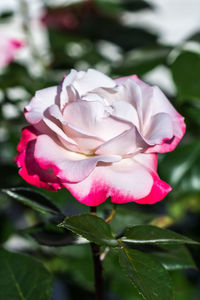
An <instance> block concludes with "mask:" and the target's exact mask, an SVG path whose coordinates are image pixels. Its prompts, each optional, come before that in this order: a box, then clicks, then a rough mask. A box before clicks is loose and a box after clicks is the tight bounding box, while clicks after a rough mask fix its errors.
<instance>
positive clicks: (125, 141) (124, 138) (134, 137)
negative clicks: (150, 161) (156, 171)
mask: <svg viewBox="0 0 200 300" xmlns="http://www.w3.org/2000/svg"><path fill="white" fill-rule="evenodd" d="M147 146H148V144H147V143H146V142H145V141H144V139H143V138H142V136H141V135H140V133H139V132H138V130H137V128H136V127H135V126H132V127H131V128H130V129H129V130H126V131H124V132H123V133H121V134H120V135H118V136H117V137H115V138H113V139H111V140H109V141H108V142H106V143H104V144H102V145H101V146H99V147H98V148H97V150H96V152H95V153H96V154H101V155H103V154H116V155H122V156H125V155H134V154H135V153H138V152H140V151H142V150H143V151H144V150H145V149H146V148H147Z"/></svg>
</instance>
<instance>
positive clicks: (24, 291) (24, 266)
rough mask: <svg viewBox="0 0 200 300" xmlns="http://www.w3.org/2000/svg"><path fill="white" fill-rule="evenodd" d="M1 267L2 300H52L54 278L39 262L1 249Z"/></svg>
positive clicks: (0, 293) (0, 291)
mask: <svg viewBox="0 0 200 300" xmlns="http://www.w3.org/2000/svg"><path fill="white" fill-rule="evenodd" d="M0 265H1V268H0V299H4V300H36V299H37V300H50V299H51V289H52V277H51V274H50V273H49V272H48V271H47V269H46V268H45V267H44V266H43V265H42V263H40V262H39V261H38V260H36V259H33V258H32V257H30V256H27V255H22V254H18V253H12V252H8V251H6V250H4V249H3V248H0Z"/></svg>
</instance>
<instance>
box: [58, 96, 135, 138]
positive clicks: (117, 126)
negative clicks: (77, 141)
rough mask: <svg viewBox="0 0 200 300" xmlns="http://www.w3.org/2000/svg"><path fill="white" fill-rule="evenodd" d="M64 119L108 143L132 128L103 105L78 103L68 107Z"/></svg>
mask: <svg viewBox="0 0 200 300" xmlns="http://www.w3.org/2000/svg"><path fill="white" fill-rule="evenodd" d="M63 117H64V119H65V121H67V122H68V123H70V125H72V126H74V127H76V128H81V130H84V131H85V132H88V134H92V135H95V136H97V137H98V138H100V139H102V140H104V141H107V140H110V139H111V138H113V137H115V136H117V135H119V134H121V133H122V132H124V131H125V130H127V129H130V128H131V125H132V124H131V123H130V122H128V121H124V120H120V119H119V118H117V117H115V116H111V115H110V113H109V112H108V111H106V110H105V107H104V106H103V104H102V103H100V102H96V101H89V102H88V101H77V102H73V103H70V104H68V105H67V106H66V108H65V110H64V112H63Z"/></svg>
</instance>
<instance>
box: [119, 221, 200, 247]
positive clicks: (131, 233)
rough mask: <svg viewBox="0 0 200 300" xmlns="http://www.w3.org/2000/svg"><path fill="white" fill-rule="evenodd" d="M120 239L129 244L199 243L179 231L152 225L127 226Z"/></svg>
mask: <svg viewBox="0 0 200 300" xmlns="http://www.w3.org/2000/svg"><path fill="white" fill-rule="evenodd" d="M121 241H123V242H126V243H130V244H162V243H164V244H199V243H198V242H196V241H193V240H191V239H190V238H188V237H185V236H183V235H181V234H179V233H176V232H173V231H171V230H168V229H164V228H160V227H156V226H153V225H137V226H134V227H130V228H127V229H126V231H125V233H124V237H122V238H121Z"/></svg>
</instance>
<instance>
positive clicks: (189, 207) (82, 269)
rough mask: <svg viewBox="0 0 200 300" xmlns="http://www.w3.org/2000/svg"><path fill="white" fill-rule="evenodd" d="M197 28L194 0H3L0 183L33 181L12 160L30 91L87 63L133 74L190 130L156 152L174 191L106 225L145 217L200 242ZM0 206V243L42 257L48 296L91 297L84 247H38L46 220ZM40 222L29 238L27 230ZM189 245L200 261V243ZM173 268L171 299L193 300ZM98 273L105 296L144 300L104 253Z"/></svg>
mask: <svg viewBox="0 0 200 300" xmlns="http://www.w3.org/2000/svg"><path fill="white" fill-rule="evenodd" d="M199 24H200V2H199V0H184V1H183V0H165V1H159V0H154V1H142V0H116V1H115V0H90V1H89V0H88V1H86V0H85V1H84V0H82V1H75V0H74V1H67V0H62V1H61V0H54V1H53V0H52V1H50V0H49V1H48V0H46V1H43V0H37V1H36V0H32V1H31V0H12V1H11V0H9V1H8V0H1V1H0V39H1V36H2V35H3V36H6V37H9V38H10V39H16V40H18V41H19V42H20V43H21V44H22V47H21V48H19V49H18V50H17V52H16V55H15V56H14V57H13V60H12V62H10V63H9V64H8V65H7V66H4V67H2V68H0V117H1V120H0V167H1V180H0V187H1V188H8V187H19V186H23V187H30V186H29V185H28V184H26V183H25V182H24V181H23V180H22V179H21V178H20V176H19V175H18V173H17V167H16V166H15V164H14V162H13V158H14V157H15V155H16V146H17V143H18V141H19V138H20V134H21V129H22V127H24V126H25V125H26V122H25V119H24V116H23V107H24V106H25V104H26V103H28V101H29V100H30V99H31V97H32V96H33V95H34V93H35V91H36V90H38V89H42V88H45V87H47V86H51V85H57V84H58V82H59V81H60V80H61V79H62V77H63V75H64V74H67V73H68V72H69V70H70V69H71V68H75V69H78V70H86V69H87V68H88V67H92V68H96V69H98V70H100V71H102V72H105V73H106V74H108V75H110V76H112V77H118V76H125V75H130V74H137V75H138V76H139V77H140V78H141V79H143V80H145V81H146V82H148V83H150V84H156V85H159V86H160V87H161V89H162V90H163V91H164V92H165V93H166V94H167V96H168V98H169V99H170V101H171V102H172V103H173V105H174V106H175V107H176V108H177V110H178V111H179V112H180V113H181V114H182V115H183V116H184V117H185V121H186V124H187V132H186V135H185V137H184V139H183V140H182V142H181V143H180V145H179V146H178V147H177V149H176V150H175V151H174V152H172V153H168V154H162V155H160V156H159V161H160V162H159V174H160V176H161V178H162V179H163V180H165V181H167V182H168V183H169V184H170V185H171V186H172V187H173V191H172V192H171V193H170V194H169V195H168V196H167V197H166V198H165V199H164V200H163V201H162V202H160V203H157V204H155V205H153V206H147V205H143V206H140V205H137V204H135V203H131V204H127V205H121V206H120V207H119V208H118V214H117V216H116V218H115V219H114V221H113V223H112V226H113V228H114V229H115V230H116V231H118V232H120V230H122V227H125V226H127V225H133V224H143V223H148V222H151V223H153V224H155V225H159V226H163V227H169V228H171V229H173V230H176V231H177V232H179V233H184V234H185V235H187V236H189V237H191V238H193V239H196V240H199V228H200V134H199V132H200V25H199ZM1 55H2V54H1V42H0V57H1ZM33 189H34V190H39V189H37V188H34V187H33ZM42 192H43V193H44V194H45V195H47V196H49V197H50V198H51V199H53V201H55V203H56V204H57V205H58V206H59V207H61V208H62V209H64V211H65V212H66V215H73V214H77V213H79V212H84V211H88V208H87V207H85V206H84V205H81V204H79V203H78V202H77V201H76V200H75V199H74V198H73V197H72V196H71V195H70V193H69V192H67V191H66V190H62V191H59V192H57V193H50V192H46V191H42ZM0 209H1V210H0V242H1V243H2V244H3V245H4V246H5V247H6V248H7V249H11V250H17V251H20V252H25V253H31V254H33V255H34V256H36V257H38V258H40V259H41V260H43V261H44V262H45V264H46V266H47V267H48V268H49V269H50V270H51V271H52V272H53V273H54V274H55V277H54V278H55V279H54V289H53V300H66V299H73V300H74V299H80V295H81V297H82V298H83V299H92V291H93V276H92V260H91V255H90V251H89V249H88V245H79V246H78V247H77V246H73V245H71V246H68V247H60V248H55V247H48V246H42V245H41V244H45V243H46V244H48V242H49V239H51V238H52V231H51V229H52V228H50V227H49V226H48V222H49V220H48V217H47V216H43V215H40V214H37V213H35V212H33V211H32V210H31V209H28V208H27V207H26V206H24V205H23V204H21V203H18V202H16V201H13V200H10V199H9V198H8V197H6V196H5V195H4V194H1V196H0ZM110 209H111V205H110V203H109V201H107V202H106V203H105V204H103V205H101V206H100V208H99V212H100V213H101V214H102V215H106V214H107V213H108V211H109V210H110ZM55 223H56V220H55ZM38 224H40V227H37V231H36V234H35V235H34V234H33V235H32V236H31V237H30V235H28V234H27V232H26V231H27V228H28V227H29V228H30V227H32V226H39V225H38ZM75 247H76V248H75ZM190 250H191V252H192V255H193V258H194V260H195V262H196V265H197V266H199V265H200V258H199V253H198V251H199V249H198V248H197V249H196V248H195V247H190ZM147 251H148V249H147ZM175 269H176V270H172V271H170V273H171V275H172V280H173V283H174V299H175V300H193V299H194V300H196V299H200V275H199V272H198V271H197V270H192V269H187V270H185V271H183V270H181V271H180V270H178V268H175ZM104 273H105V278H106V291H107V298H108V299H110V300H112V299H113V300H114V299H116V300H120V299H123V300H133V299H141V297H140V296H139V295H138V294H137V292H136V291H135V290H134V287H132V286H131V284H130V283H129V281H128V279H126V278H125V277H124V276H122V274H121V270H120V269H119V266H118V264H117V263H116V260H115V257H114V255H113V256H109V255H108V257H107V258H106V263H105V266H104Z"/></svg>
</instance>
